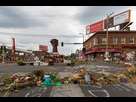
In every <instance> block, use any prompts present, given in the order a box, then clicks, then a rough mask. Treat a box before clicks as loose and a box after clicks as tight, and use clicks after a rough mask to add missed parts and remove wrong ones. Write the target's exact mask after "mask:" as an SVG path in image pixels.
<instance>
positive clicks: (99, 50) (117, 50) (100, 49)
mask: <svg viewBox="0 0 136 102" xmlns="http://www.w3.org/2000/svg"><path fill="white" fill-rule="evenodd" d="M122 51H123V50H122V49H121V48H108V52H122ZM93 52H106V48H96V49H93V50H89V51H86V53H85V54H89V53H93Z"/></svg>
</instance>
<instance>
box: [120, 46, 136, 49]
mask: <svg viewBox="0 0 136 102" xmlns="http://www.w3.org/2000/svg"><path fill="white" fill-rule="evenodd" d="M122 48H131V49H136V46H123V47H122Z"/></svg>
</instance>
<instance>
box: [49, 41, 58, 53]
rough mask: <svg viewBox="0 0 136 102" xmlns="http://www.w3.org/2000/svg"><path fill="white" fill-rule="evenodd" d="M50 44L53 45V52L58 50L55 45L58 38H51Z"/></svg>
mask: <svg viewBox="0 0 136 102" xmlns="http://www.w3.org/2000/svg"><path fill="white" fill-rule="evenodd" d="M50 42H51V44H52V46H53V52H58V49H57V46H58V40H57V39H51V41H50Z"/></svg>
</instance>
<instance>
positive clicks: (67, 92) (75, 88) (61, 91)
mask: <svg viewBox="0 0 136 102" xmlns="http://www.w3.org/2000/svg"><path fill="white" fill-rule="evenodd" d="M58 75H59V77H60V78H61V77H65V76H71V73H70V72H59V73H58ZM75 93H76V94H75ZM49 97H85V95H84V94H83V92H82V90H81V88H80V87H79V85H78V84H60V85H59V86H53V88H52V90H51V93H50V96H49Z"/></svg>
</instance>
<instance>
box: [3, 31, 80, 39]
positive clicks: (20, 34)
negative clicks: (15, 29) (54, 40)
mask: <svg viewBox="0 0 136 102" xmlns="http://www.w3.org/2000/svg"><path fill="white" fill-rule="evenodd" d="M0 34H4V35H5V34H6V35H16V36H27V37H28V36H29V37H35V36H38V37H62V38H63V37H66V38H71V37H82V36H80V35H57V34H56V35H41V34H22V33H9V32H0Z"/></svg>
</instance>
